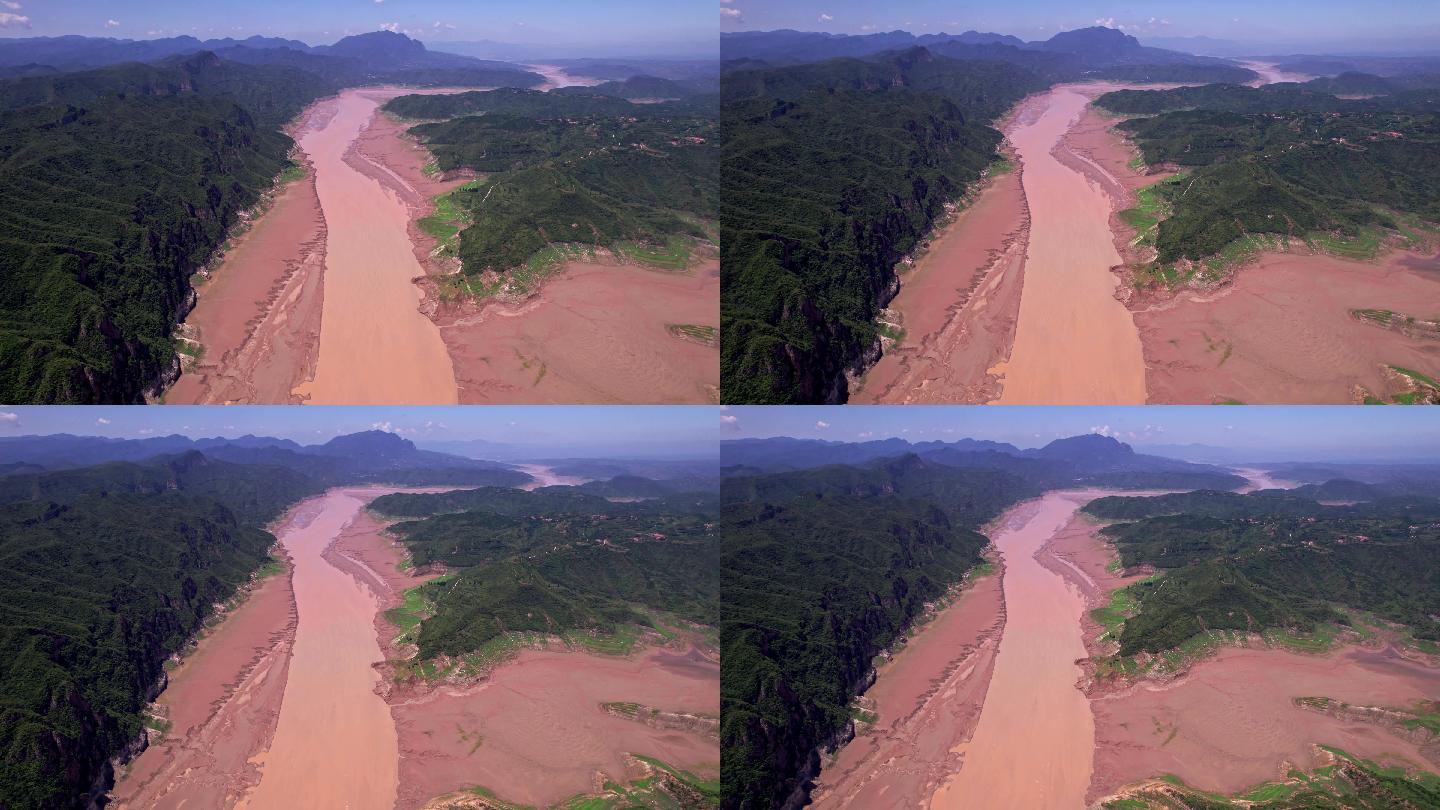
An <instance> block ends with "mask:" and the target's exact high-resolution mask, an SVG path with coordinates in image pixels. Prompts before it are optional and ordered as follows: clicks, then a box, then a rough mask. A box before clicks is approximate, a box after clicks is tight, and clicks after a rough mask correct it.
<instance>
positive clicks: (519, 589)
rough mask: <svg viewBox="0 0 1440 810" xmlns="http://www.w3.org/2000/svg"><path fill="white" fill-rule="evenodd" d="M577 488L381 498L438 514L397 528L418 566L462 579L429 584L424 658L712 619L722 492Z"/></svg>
mask: <svg viewBox="0 0 1440 810" xmlns="http://www.w3.org/2000/svg"><path fill="white" fill-rule="evenodd" d="M568 490H569V488H564V487H551V488H546V489H541V490H537V491H535V492H523V491H520V490H503V489H495V488H487V489H480V490H471V491H468V492H463V493H443V494H437V495H391V496H386V497H384V498H379V499H376V501H375V502H374V504H372V508H373V509H375V510H376V511H378V512H381V513H384V514H402V513H408V514H420V515H423V514H429V515H433V516H431V517H427V518H425V519H423V520H415V521H408V522H404V523H399V524H396V525H395V526H394V527H393V529H392V530H393V531H394V532H395V533H396V534H397V535H398V536H399V537H400V539H401V541H402V542H403V543H404V544H405V547H406V549H407V550H408V551H409V552H410V558H411V560H412V562H413V563H414V564H415V565H416V566H420V567H426V566H438V567H443V568H444V569H445V570H446V571H449V572H453V573H454V576H453V577H450V578H446V579H445V580H442V581H436V582H433V583H431V584H429V585H426V586H423V587H422V588H421V591H422V593H421V594H420V598H421V599H422V600H423V601H424V602H426V603H428V604H430V605H431V606H432V611H431V615H429V616H426V617H425V618H424V619H423V621H422V622H421V623H420V628H419V632H418V634H417V635H416V637H415V640H416V644H417V645H418V647H419V655H420V658H421V659H429V658H434V657H436V656H440V655H446V656H463V655H465V654H468V653H474V652H477V651H481V650H483V649H484V648H486V647H487V646H491V645H493V644H494V643H496V642H499V641H501V640H503V638H504V637H506V636H508V635H510V634H514V633H527V632H528V633H540V634H544V635H557V636H561V637H568V636H570V635H572V634H575V633H584V634H589V635H599V636H610V635H614V634H616V633H617V632H619V631H620V630H621V629H622V628H623V627H626V626H654V625H655V622H656V618H655V617H654V616H652V615H651V613H650V611H660V612H663V613H666V614H672V615H674V616H678V617H680V618H681V619H684V620H687V621H691V622H696V623H699V624H706V625H713V624H714V623H715V621H716V614H717V604H718V603H717V601H716V599H717V588H718V583H717V576H716V569H715V565H716V538H715V534H716V530H715V524H716V517H717V515H716V510H715V507H716V504H715V502H714V498H713V497H710V496H704V495H699V496H695V497H690V498H683V497H679V496H676V497H673V498H671V499H669V500H667V501H665V502H663V503H649V504H612V503H610V502H609V501H606V500H605V499H603V498H599V497H596V496H591V495H582V494H579V493H577V492H574V491H568ZM456 510H463V511H456Z"/></svg>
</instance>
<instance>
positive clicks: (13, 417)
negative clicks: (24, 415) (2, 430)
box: [0, 411, 20, 426]
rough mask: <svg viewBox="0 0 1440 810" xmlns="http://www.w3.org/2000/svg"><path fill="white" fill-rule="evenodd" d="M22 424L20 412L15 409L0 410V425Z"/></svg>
mask: <svg viewBox="0 0 1440 810" xmlns="http://www.w3.org/2000/svg"><path fill="white" fill-rule="evenodd" d="M19 424H20V414H18V413H15V412H14V411H0V425H9V426H15V425H19Z"/></svg>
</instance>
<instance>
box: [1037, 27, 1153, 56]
mask: <svg viewBox="0 0 1440 810" xmlns="http://www.w3.org/2000/svg"><path fill="white" fill-rule="evenodd" d="M1044 45H1045V49H1046V50H1049V51H1063V52H1065V53H1074V54H1080V55H1082V56H1099V55H1104V54H1111V53H1115V52H1117V51H1128V50H1131V49H1134V48H1139V47H1140V40H1138V39H1136V38H1135V37H1132V36H1130V35H1129V34H1127V33H1125V32H1124V31H1120V30H1117V29H1115V28H1106V27H1104V26H1100V25H1096V26H1091V27H1090V28H1077V29H1075V30H1074V31H1061V32H1060V33H1058V34H1056V35H1055V36H1053V37H1051V38H1049V39H1048V40H1046V41H1045V43H1044Z"/></svg>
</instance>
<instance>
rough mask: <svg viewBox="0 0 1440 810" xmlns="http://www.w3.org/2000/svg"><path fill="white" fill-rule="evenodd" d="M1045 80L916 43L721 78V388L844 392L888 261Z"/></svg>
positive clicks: (879, 303)
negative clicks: (893, 51)
mask: <svg viewBox="0 0 1440 810" xmlns="http://www.w3.org/2000/svg"><path fill="white" fill-rule="evenodd" d="M1040 86H1041V84H1040V80H1039V79H1037V78H1036V77H1035V76H1034V75H1033V74H1031V73H1028V72H1026V71H1025V70H1023V69H1021V68H1016V67H1014V66H1011V65H1007V64H1004V63H997V62H964V61H958V60H953V59H946V58H943V57H938V56H934V55H932V54H930V53H929V52H927V51H925V50H923V49H915V50H912V51H908V52H905V53H901V54H897V55H892V56H888V57H886V58H884V59H879V60H876V61H870V62H863V61H859V60H852V59H838V60H832V61H829V62H821V63H817V64H812V65H800V66H797V67H792V68H783V69H777V70H758V71H738V72H733V73H728V74H726V75H725V76H724V77H722V97H723V99H724V104H723V121H722V128H723V131H724V134H725V145H724V147H723V150H724V159H723V161H722V166H721V183H722V188H723V189H724V198H723V206H722V209H721V216H720V230H721V262H722V264H723V265H724V266H725V268H726V272H725V274H724V277H723V280H722V288H721V319H722V324H723V328H722V331H721V358H722V359H721V362H722V366H721V368H722V374H723V376H724V377H725V379H726V381H727V385H726V386H725V390H724V392H723V393H722V396H723V397H724V399H725V400H726V401H728V402H752V403H804V402H811V403H814V402H843V401H844V400H845V398H846V396H847V390H846V381H845V377H844V372H845V370H846V369H847V368H850V367H854V366H855V365H856V364H857V363H860V362H862V361H863V359H864V358H865V357H867V355H869V354H870V353H873V351H875V349H876V347H877V346H878V342H877V333H876V326H875V317H876V315H877V314H878V313H879V311H880V309H881V308H882V307H884V306H885V304H886V303H888V301H889V300H890V298H891V297H892V296H893V295H894V292H895V289H896V283H897V282H896V276H895V269H894V268H895V265H896V263H897V262H899V261H900V259H901V258H902V257H904V256H905V255H906V254H907V253H909V252H910V251H911V250H913V249H914V247H915V246H916V244H917V243H918V242H919V241H920V240H921V239H922V238H924V236H925V235H926V234H927V233H928V232H929V231H930V229H931V228H932V227H933V226H934V224H935V221H936V220H937V219H938V218H939V217H940V216H942V214H943V213H944V211H945V207H946V205H947V204H948V203H952V202H955V201H957V200H958V199H959V198H960V197H961V195H963V194H964V193H965V191H966V189H967V188H968V187H969V185H970V184H971V183H973V182H974V181H975V180H976V179H978V178H979V177H980V176H981V173H982V172H983V171H984V170H985V168H986V167H987V166H988V165H989V164H990V163H991V162H992V161H993V160H995V158H996V157H997V154H996V147H997V146H998V145H999V143H1000V140H1001V135H1000V133H999V132H998V131H996V130H995V129H993V128H991V127H990V126H988V122H990V121H991V120H992V119H994V118H995V117H996V116H998V115H1000V114H1001V113H1002V112H1003V111H1004V110H1005V109H1006V108H1008V107H1009V106H1010V105H1011V104H1013V103H1014V102H1015V101H1017V100H1018V99H1020V98H1021V97H1023V96H1024V95H1025V94H1026V93H1028V92H1031V91H1033V90H1036V89H1039V87H1040Z"/></svg>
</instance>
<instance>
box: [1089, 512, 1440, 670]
mask: <svg viewBox="0 0 1440 810" xmlns="http://www.w3.org/2000/svg"><path fill="white" fill-rule="evenodd" d="M1147 501H1155V502H1156V503H1154V504H1147V503H1146V502H1147ZM1147 507H1148V508H1147ZM1175 510H1180V511H1175ZM1085 511H1087V512H1089V513H1090V514H1093V515H1096V516H1097V517H1117V516H1121V515H1125V514H1128V515H1132V516H1135V517H1139V518H1140V519H1138V520H1135V521H1133V522H1128V523H1119V524H1116V525H1112V526H1110V527H1107V528H1106V529H1105V530H1104V534H1105V536H1106V537H1107V538H1108V539H1109V540H1110V541H1111V542H1113V543H1114V544H1115V547H1116V549H1117V550H1118V551H1119V553H1120V559H1121V562H1122V563H1123V564H1124V565H1126V566H1138V565H1151V566H1155V567H1156V568H1158V569H1161V570H1162V571H1163V576H1160V577H1157V578H1154V579H1151V580H1146V581H1144V582H1141V583H1137V584H1135V585H1132V586H1131V587H1130V588H1129V590H1128V593H1129V595H1130V596H1131V598H1132V599H1133V601H1134V603H1135V605H1136V607H1135V609H1134V611H1133V615H1131V616H1130V617H1129V618H1126V619H1125V622H1124V625H1123V628H1122V630H1121V631H1120V633H1119V635H1118V638H1119V641H1120V655H1122V656H1127V655H1133V654H1135V653H1140V652H1152V653H1153V652H1160V651H1164V650H1170V649H1173V648H1176V647H1179V646H1180V645H1181V644H1184V643H1185V642H1187V641H1189V640H1191V639H1192V638H1194V637H1196V636H1198V635H1202V634H1206V633H1209V632H1211V631H1217V630H1238V631H1242V632H1259V631H1261V630H1269V629H1278V630H1283V631H1287V632H1292V633H1309V632H1313V631H1314V630H1315V629H1316V628H1317V626H1318V625H1320V624H1326V623H1330V624H1348V623H1350V621H1351V620H1350V617H1349V615H1348V614H1347V612H1346V610H1347V609H1348V610H1359V611H1366V612H1369V613H1373V614H1375V615H1377V616H1380V617H1382V618H1385V619H1388V620H1390V621H1395V622H1399V623H1401V624H1404V625H1407V626H1408V627H1410V628H1411V629H1412V630H1413V632H1414V634H1415V636H1416V637H1418V638H1422V639H1431V640H1435V639H1440V622H1437V621H1436V620H1435V617H1436V616H1437V615H1440V569H1437V568H1436V567H1435V566H1434V565H1433V564H1432V562H1431V561H1433V560H1434V559H1435V555H1436V554H1437V553H1440V499H1437V498H1435V497H1408V498H1396V499H1381V500H1378V501H1375V502H1372V503H1368V504H1358V505H1355V506H1322V505H1320V504H1317V503H1315V502H1314V501H1307V500H1306V499H1304V498H1300V497H1297V496H1284V497H1276V496H1274V495H1270V494H1268V493H1255V494H1250V495H1243V496H1237V495H1234V494H1232V493H1216V492H1197V493H1189V494H1188V495H1178V496H1177V495H1168V496H1163V497H1161V498H1118V499H1111V498H1105V499H1100V500H1097V501H1094V502H1092V503H1091V504H1089V505H1088V506H1087V507H1086V508H1085ZM1146 514H1153V515H1154V516H1150V517H1143V516H1144V515H1146Z"/></svg>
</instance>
